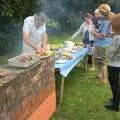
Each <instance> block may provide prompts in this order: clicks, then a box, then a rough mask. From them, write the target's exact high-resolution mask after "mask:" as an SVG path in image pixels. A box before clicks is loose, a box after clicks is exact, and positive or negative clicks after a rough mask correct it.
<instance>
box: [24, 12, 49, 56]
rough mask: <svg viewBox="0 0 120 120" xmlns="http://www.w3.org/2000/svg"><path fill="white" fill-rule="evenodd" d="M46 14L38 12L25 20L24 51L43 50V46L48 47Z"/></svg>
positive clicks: (34, 51)
mask: <svg viewBox="0 0 120 120" xmlns="http://www.w3.org/2000/svg"><path fill="white" fill-rule="evenodd" d="M47 42H48V38H47V33H46V16H45V14H44V13H41V12H40V13H36V14H35V15H34V16H29V17H27V18H26V19H25V20H24V25H23V53H32V54H34V53H37V52H41V51H40V50H41V48H43V49H46V48H47Z"/></svg>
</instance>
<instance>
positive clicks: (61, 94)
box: [59, 76, 65, 106]
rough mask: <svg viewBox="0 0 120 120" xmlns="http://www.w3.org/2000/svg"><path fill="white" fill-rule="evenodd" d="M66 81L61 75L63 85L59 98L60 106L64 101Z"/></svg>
mask: <svg viewBox="0 0 120 120" xmlns="http://www.w3.org/2000/svg"><path fill="white" fill-rule="evenodd" d="M64 81H65V78H64V77H63V76H62V77H61V85H60V98H59V106H61V104H62V102H63V96H64Z"/></svg>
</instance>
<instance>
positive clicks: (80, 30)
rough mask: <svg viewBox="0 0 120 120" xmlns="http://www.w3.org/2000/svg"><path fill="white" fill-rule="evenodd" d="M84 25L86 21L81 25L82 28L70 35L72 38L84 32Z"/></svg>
mask: <svg viewBox="0 0 120 120" xmlns="http://www.w3.org/2000/svg"><path fill="white" fill-rule="evenodd" d="M83 27H84V23H83V24H82V25H81V26H80V28H79V29H78V30H77V31H76V32H75V33H74V34H73V35H72V36H71V37H70V39H74V38H76V37H77V36H78V35H79V34H80V33H82V31H83Z"/></svg>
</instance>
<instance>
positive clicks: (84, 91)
mask: <svg viewBox="0 0 120 120" xmlns="http://www.w3.org/2000/svg"><path fill="white" fill-rule="evenodd" d="M67 37H68V36H67ZM67 37H65V36H63V37H59V38H58V37H56V38H54V39H53V40H52V38H50V43H53V44H59V43H60V44H61V43H63V41H64V40H66V39H67ZM110 97H111V91H110V88H109V84H107V85H103V84H102V83H100V82H99V80H98V79H97V78H96V72H93V71H91V70H88V72H86V73H85V72H83V69H80V68H79V69H78V68H76V69H74V70H73V71H72V72H71V73H70V74H69V76H68V77H67V78H66V80H65V91H64V101H63V104H62V106H61V108H59V109H57V111H56V113H55V114H54V115H53V117H52V119H51V120H120V112H118V113H116V112H111V111H108V110H106V109H105V108H104V101H105V100H107V99H109V98H110Z"/></svg>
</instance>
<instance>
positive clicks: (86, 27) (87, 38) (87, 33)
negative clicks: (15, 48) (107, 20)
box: [69, 13, 95, 70]
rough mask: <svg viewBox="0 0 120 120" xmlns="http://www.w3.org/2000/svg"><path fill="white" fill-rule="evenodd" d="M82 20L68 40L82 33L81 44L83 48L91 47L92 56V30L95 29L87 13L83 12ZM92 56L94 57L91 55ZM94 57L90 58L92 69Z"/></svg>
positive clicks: (90, 16)
mask: <svg viewBox="0 0 120 120" xmlns="http://www.w3.org/2000/svg"><path fill="white" fill-rule="evenodd" d="M83 18H84V22H83V23H82V25H81V26H80V28H79V29H78V30H77V32H75V33H74V34H73V35H72V37H71V38H70V39H69V40H72V39H74V38H76V37H77V36H78V35H79V34H82V38H83V45H84V47H85V48H92V56H94V40H95V38H94V36H93V34H92V31H95V28H94V25H93V21H92V18H93V16H92V15H91V14H89V13H85V15H84V16H83ZM92 58H94V57H92ZM94 68H95V66H94V59H92V69H93V70H94Z"/></svg>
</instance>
